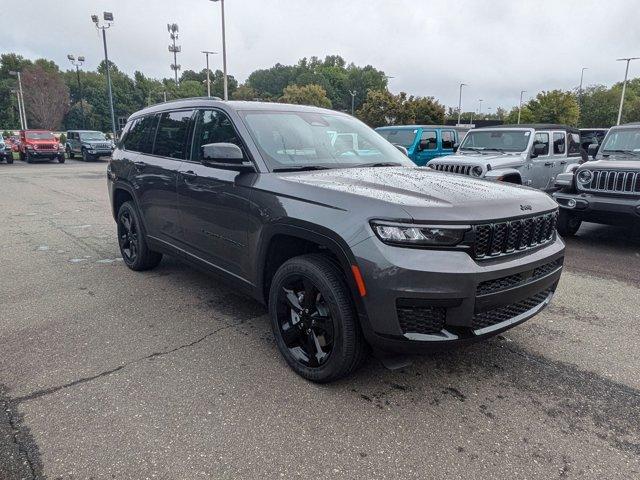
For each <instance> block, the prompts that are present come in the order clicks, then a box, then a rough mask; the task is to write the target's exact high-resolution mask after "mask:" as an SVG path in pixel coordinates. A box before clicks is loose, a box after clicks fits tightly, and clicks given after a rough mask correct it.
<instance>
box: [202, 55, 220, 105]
mask: <svg viewBox="0 0 640 480" xmlns="http://www.w3.org/2000/svg"><path fill="white" fill-rule="evenodd" d="M202 53H204V55H205V56H206V57H207V97H210V96H211V78H210V77H209V55H217V54H218V52H210V51H208V50H202Z"/></svg>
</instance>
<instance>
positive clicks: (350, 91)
mask: <svg viewBox="0 0 640 480" xmlns="http://www.w3.org/2000/svg"><path fill="white" fill-rule="evenodd" d="M357 93H358V91H357V90H349V95H351V116H353V111H354V109H355V105H356V94H357Z"/></svg>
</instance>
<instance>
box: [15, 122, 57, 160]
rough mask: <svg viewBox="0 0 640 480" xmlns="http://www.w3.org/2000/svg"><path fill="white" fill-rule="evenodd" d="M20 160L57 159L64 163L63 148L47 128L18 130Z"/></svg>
mask: <svg viewBox="0 0 640 480" xmlns="http://www.w3.org/2000/svg"><path fill="white" fill-rule="evenodd" d="M19 152H20V160H22V161H24V162H27V163H32V162H34V161H36V160H58V162H59V163H64V149H63V148H62V146H61V145H60V143H59V142H58V140H56V137H54V136H53V133H51V132H50V131H48V130H20V147H19Z"/></svg>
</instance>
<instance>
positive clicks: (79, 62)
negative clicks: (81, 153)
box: [67, 54, 86, 128]
mask: <svg viewBox="0 0 640 480" xmlns="http://www.w3.org/2000/svg"><path fill="white" fill-rule="evenodd" d="M67 58H68V59H69V61H70V62H71V65H73V66H74V67H76V78H77V79H78V92H79V95H80V112H82V128H86V126H85V118H84V102H83V101H82V84H81V83H80V66H81V65H82V64H83V63H84V57H83V56H82V55H79V56H78V59H77V60H76V57H75V56H74V55H71V54H69V55H67Z"/></svg>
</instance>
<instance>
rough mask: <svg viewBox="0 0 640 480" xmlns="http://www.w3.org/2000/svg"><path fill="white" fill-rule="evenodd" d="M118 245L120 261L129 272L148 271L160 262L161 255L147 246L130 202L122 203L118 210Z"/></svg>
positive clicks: (135, 212) (136, 212)
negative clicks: (122, 261)
mask: <svg viewBox="0 0 640 480" xmlns="http://www.w3.org/2000/svg"><path fill="white" fill-rule="evenodd" d="M118 245H119V247H120V254H121V255H122V260H124V263H125V264H126V265H127V267H129V268H130V269H131V270H136V271H142V270H150V269H152V268H154V267H156V266H157V265H158V264H159V263H160V260H162V254H161V253H158V252H154V251H153V250H150V249H149V247H148V246H147V239H146V238H145V235H144V232H143V231H142V227H141V222H140V217H139V215H138V211H137V209H136V207H135V205H134V204H133V203H132V202H124V203H123V204H122V206H121V207H120V210H118Z"/></svg>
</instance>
